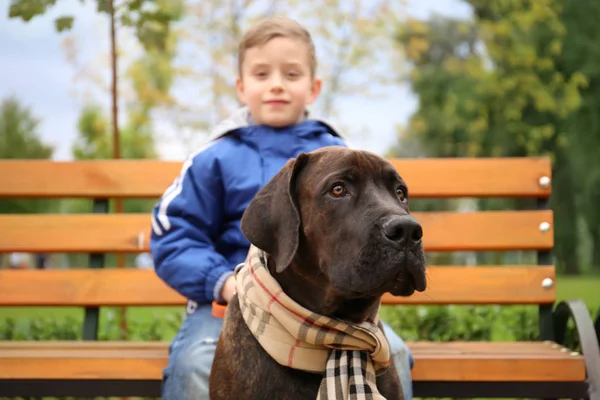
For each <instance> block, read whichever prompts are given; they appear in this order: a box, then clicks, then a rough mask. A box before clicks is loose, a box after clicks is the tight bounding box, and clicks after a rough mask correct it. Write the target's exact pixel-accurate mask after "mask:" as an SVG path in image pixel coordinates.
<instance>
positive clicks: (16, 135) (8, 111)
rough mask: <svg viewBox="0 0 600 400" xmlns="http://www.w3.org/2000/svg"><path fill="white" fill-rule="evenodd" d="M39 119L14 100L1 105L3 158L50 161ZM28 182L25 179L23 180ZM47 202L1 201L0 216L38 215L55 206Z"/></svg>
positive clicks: (0, 131) (50, 149)
mask: <svg viewBox="0 0 600 400" xmlns="http://www.w3.org/2000/svg"><path fill="white" fill-rule="evenodd" d="M39 122H40V121H39V119H38V118H37V117H35V115H34V114H33V112H32V111H31V109H30V108H29V107H26V106H24V105H23V104H21V103H20V102H19V100H18V99H17V98H16V97H14V96H11V97H7V98H5V99H4V100H2V103H1V105H0V159H48V158H50V157H52V153H53V151H54V149H53V148H52V147H51V146H48V145H47V144H44V143H43V142H42V140H41V139H40V136H39V133H38V132H37V127H38V125H39ZM24 179H26V177H24ZM55 206H56V204H55V202H52V201H48V200H23V199H0V213H37V212H44V211H48V210H49V209H51V208H53V207H55Z"/></svg>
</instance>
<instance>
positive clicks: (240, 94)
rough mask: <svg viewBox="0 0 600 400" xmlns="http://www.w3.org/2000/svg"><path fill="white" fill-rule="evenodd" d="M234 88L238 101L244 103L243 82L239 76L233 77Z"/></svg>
mask: <svg viewBox="0 0 600 400" xmlns="http://www.w3.org/2000/svg"><path fill="white" fill-rule="evenodd" d="M235 89H236V92H237V96H238V99H239V100H240V103H242V104H246V94H245V93H244V82H242V78H240V77H239V76H238V77H237V78H235Z"/></svg>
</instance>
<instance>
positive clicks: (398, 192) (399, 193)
mask: <svg viewBox="0 0 600 400" xmlns="http://www.w3.org/2000/svg"><path fill="white" fill-rule="evenodd" d="M396 196H398V198H399V199H400V201H401V202H403V203H404V202H406V201H407V198H406V192H405V191H404V189H402V188H398V189H396Z"/></svg>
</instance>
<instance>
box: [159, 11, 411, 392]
mask: <svg viewBox="0 0 600 400" xmlns="http://www.w3.org/2000/svg"><path fill="white" fill-rule="evenodd" d="M238 69H239V71H238V73H239V77H238V78H237V80H236V88H237V94H238V97H239V99H240V101H241V102H242V103H244V104H245V105H246V107H244V108H242V109H240V110H238V111H237V112H236V113H235V114H234V115H233V116H232V118H231V119H229V120H227V121H224V122H222V123H221V124H220V125H218V126H217V127H216V129H215V131H214V132H213V134H212V135H211V141H210V142H209V144H208V145H207V146H205V147H204V148H203V149H202V150H201V151H200V152H198V153H197V154H195V155H194V156H193V157H191V158H190V159H188V160H187V161H186V162H185V163H184V165H183V168H182V171H181V174H180V176H179V177H178V178H177V179H176V180H175V181H174V183H173V184H172V185H171V187H169V188H168V189H167V190H166V192H165V193H164V195H163V197H162V198H161V199H160V201H159V202H158V204H157V205H156V206H155V208H154V211H153V217H152V238H151V249H152V256H153V259H154V264H155V269H156V272H157V274H158V275H159V276H160V277H161V278H162V279H163V280H164V281H165V282H166V283H167V284H168V285H169V286H171V287H172V288H174V289H175V290H177V291H178V292H179V293H181V294H182V295H183V296H185V297H186V298H187V299H189V302H188V310H187V311H188V316H187V318H186V320H185V321H184V323H183V324H182V326H181V329H180V331H179V332H178V334H177V335H176V337H175V338H174V340H173V342H172V343H171V346H170V351H169V365H168V366H167V368H166V369H165V371H164V380H163V395H162V396H163V399H165V400H187V399H194V400H197V399H208V377H209V374H210V368H211V365H212V359H213V356H214V351H215V347H216V343H217V340H218V338H219V334H220V332H221V327H222V322H223V321H222V319H218V318H214V317H212V315H211V310H212V307H211V303H212V301H213V300H217V301H219V302H222V303H227V302H229V300H230V299H231V297H232V296H233V294H234V293H235V280H234V277H233V269H234V268H235V266H236V265H237V264H239V263H241V262H243V261H244V260H245V258H246V255H247V252H248V247H249V245H250V244H249V242H248V241H247V239H246V238H245V237H244V236H243V234H242V233H241V230H240V219H241V217H242V214H243V212H244V209H245V208H246V207H247V206H248V204H249V203H250V201H251V200H252V198H253V197H254V195H255V194H256V193H257V192H258V191H259V190H260V188H261V187H263V186H264V185H265V184H266V183H267V182H268V181H269V180H270V179H271V177H273V176H274V175H275V174H276V173H277V171H279V169H281V167H283V165H284V164H285V162H286V161H287V160H288V159H289V158H292V157H296V156H297V155H298V154H299V153H300V152H309V151H312V150H315V149H317V148H320V147H324V146H331V145H343V146H345V145H346V144H345V143H344V141H343V139H342V138H341V137H340V136H339V134H338V133H337V132H335V131H334V130H333V129H332V128H331V127H330V126H329V125H327V124H325V123H323V122H320V121H316V120H309V119H307V116H308V114H307V112H306V107H307V106H308V105H310V104H312V103H313V102H314V101H315V100H316V99H317V97H318V96H319V93H320V91H321V80H320V79H318V78H316V77H315V71H316V57H315V48H314V44H313V42H312V39H311V37H310V34H309V33H308V32H307V31H306V30H305V29H304V28H302V27H301V26H300V25H299V24H298V23H296V22H295V21H292V20H289V19H284V18H275V19H268V20H264V21H262V22H261V23H259V24H257V25H256V26H255V27H253V28H252V29H250V30H249V31H248V32H247V33H246V34H245V36H244V38H243V39H242V41H241V43H240V46H239V65H238ZM384 327H385V329H386V335H387V336H388V339H389V340H390V345H391V348H392V351H393V353H394V359H395V362H396V364H397V368H398V371H399V375H400V379H401V381H402V386H403V388H404V391H405V397H406V399H407V400H408V399H410V397H411V395H412V390H411V381H410V366H409V363H412V359H410V354H409V352H408V349H407V348H406V347H405V345H404V343H403V342H402V340H401V339H400V338H399V337H398V336H397V335H396V334H395V333H394V332H393V331H392V330H391V329H390V328H389V327H388V326H387V325H385V326H384Z"/></svg>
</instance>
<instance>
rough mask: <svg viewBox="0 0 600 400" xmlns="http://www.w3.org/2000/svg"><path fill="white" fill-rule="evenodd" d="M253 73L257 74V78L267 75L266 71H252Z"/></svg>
mask: <svg viewBox="0 0 600 400" xmlns="http://www.w3.org/2000/svg"><path fill="white" fill-rule="evenodd" d="M254 75H256V76H258V77H259V78H264V77H265V76H267V71H257V72H255V73H254Z"/></svg>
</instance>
